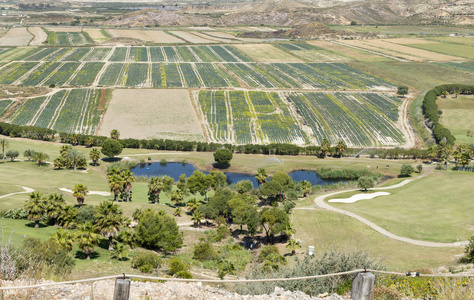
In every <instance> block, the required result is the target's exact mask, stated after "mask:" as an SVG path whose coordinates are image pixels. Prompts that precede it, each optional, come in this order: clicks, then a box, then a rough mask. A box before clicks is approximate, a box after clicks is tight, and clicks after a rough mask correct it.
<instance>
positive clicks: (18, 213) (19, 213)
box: [5, 208, 28, 220]
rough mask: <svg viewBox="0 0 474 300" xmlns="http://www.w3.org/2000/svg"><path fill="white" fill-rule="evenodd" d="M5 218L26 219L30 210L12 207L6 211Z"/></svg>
mask: <svg viewBox="0 0 474 300" xmlns="http://www.w3.org/2000/svg"><path fill="white" fill-rule="evenodd" d="M5 218H7V219H21V220H26V219H27V218H28V212H27V211H26V210H25V209H23V208H12V209H9V210H7V211H6V212H5Z"/></svg>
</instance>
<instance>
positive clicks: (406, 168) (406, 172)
mask: <svg viewBox="0 0 474 300" xmlns="http://www.w3.org/2000/svg"><path fill="white" fill-rule="evenodd" d="M414 172H415V169H413V167H412V166H411V165H402V167H401V168H400V177H408V176H410V175H411V174H413V173H414Z"/></svg>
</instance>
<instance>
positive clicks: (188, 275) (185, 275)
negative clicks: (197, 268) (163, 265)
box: [175, 271, 194, 279]
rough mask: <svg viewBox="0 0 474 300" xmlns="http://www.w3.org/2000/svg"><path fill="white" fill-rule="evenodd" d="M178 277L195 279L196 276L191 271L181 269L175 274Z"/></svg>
mask: <svg viewBox="0 0 474 300" xmlns="http://www.w3.org/2000/svg"><path fill="white" fill-rule="evenodd" d="M175 275H176V277H178V278H184V279H194V276H193V275H191V273H189V271H180V272H178V273H176V274H175Z"/></svg>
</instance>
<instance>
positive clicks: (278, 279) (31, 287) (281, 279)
mask: <svg viewBox="0 0 474 300" xmlns="http://www.w3.org/2000/svg"><path fill="white" fill-rule="evenodd" d="M367 272H373V273H379V274H386V275H397V276H409V277H444V278H463V277H474V274H420V273H416V272H408V273H400V272H390V271H382V270H372V269H355V270H352V271H346V272H339V273H331V274H322V275H311V276H302V277H291V278H266V279H227V280H225V279H224V280H220V279H184V278H175V277H153V276H143V275H131V274H130V275H125V274H121V275H110V276H104V277H97V278H88V279H79V280H72V281H63V282H52V283H42V284H35V285H24V286H2V287H0V291H6V290H18V289H34V288H40V287H48V286H56V285H68V284H75V283H83V282H91V281H102V280H108V279H117V278H126V277H127V278H136V279H147V280H156V281H178V282H205V283H254V282H272V281H275V282H276V281H278V282H279V281H294V280H307V279H316V278H325V277H333V276H341V275H350V274H357V273H367Z"/></svg>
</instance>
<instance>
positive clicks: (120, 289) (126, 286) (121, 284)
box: [114, 274, 130, 300]
mask: <svg viewBox="0 0 474 300" xmlns="http://www.w3.org/2000/svg"><path fill="white" fill-rule="evenodd" d="M129 298H130V277H125V274H124V275H123V277H121V278H117V279H115V290H114V300H128V299H129Z"/></svg>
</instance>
